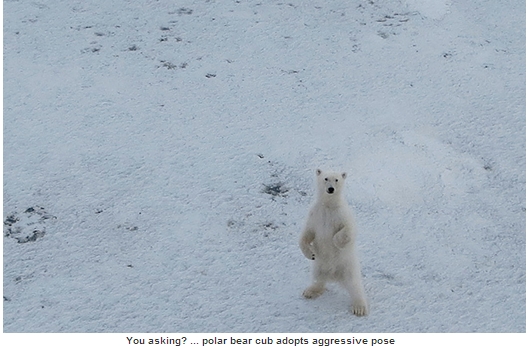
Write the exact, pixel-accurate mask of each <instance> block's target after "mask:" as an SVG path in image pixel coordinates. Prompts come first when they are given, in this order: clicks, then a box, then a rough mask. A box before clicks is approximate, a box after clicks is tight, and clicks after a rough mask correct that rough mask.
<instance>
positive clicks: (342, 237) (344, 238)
mask: <svg viewBox="0 0 528 348" xmlns="http://www.w3.org/2000/svg"><path fill="white" fill-rule="evenodd" d="M333 242H334V245H335V246H336V247H337V248H339V249H343V248H344V247H345V246H346V245H347V244H348V242H350V237H349V236H348V234H346V233H342V232H339V233H336V234H335V235H334V238H333Z"/></svg>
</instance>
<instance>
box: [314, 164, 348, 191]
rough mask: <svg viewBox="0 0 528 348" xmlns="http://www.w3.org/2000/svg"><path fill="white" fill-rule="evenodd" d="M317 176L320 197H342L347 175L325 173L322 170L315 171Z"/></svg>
mask: <svg viewBox="0 0 528 348" xmlns="http://www.w3.org/2000/svg"><path fill="white" fill-rule="evenodd" d="M315 174H316V175H317V186H318V188H319V195H321V196H322V197H328V198H330V197H332V196H340V195H341V192H342V190H343V184H344V183H345V179H346V177H347V174H346V173H345V172H343V173H337V172H324V171H322V170H321V169H317V170H316V171H315Z"/></svg>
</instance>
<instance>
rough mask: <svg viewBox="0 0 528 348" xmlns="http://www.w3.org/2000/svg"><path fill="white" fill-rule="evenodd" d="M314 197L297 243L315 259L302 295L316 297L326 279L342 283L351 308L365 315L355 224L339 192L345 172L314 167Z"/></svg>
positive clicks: (341, 188) (323, 289) (342, 185)
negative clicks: (309, 278)
mask: <svg viewBox="0 0 528 348" xmlns="http://www.w3.org/2000/svg"><path fill="white" fill-rule="evenodd" d="M316 174H317V188H318V195H317V200H316V201H315V203H314V205H313V206H312V208H311V210H310V214H309V216H308V220H307V222H306V226H305V228H304V230H303V232H302V235H301V238H300V241H299V246H300V247H301V251H302V252H303V254H304V256H306V258H308V259H310V260H315V264H314V269H313V278H314V280H313V284H312V285H310V286H309V287H308V288H306V290H304V293H303V295H304V297H306V298H316V297H318V296H319V295H321V294H322V293H323V292H324V291H325V290H326V289H325V284H326V282H327V281H335V282H338V283H340V284H342V285H343V286H344V287H345V288H346V290H347V291H348V292H349V293H350V296H351V298H352V307H351V311H352V312H353V313H354V314H355V315H357V316H363V315H367V311H368V310H367V301H366V299H365V290H364V289H363V283H362V281H361V270H360V266H359V260H358V257H357V254H356V250H355V237H356V227H355V223H354V218H353V216H352V213H351V212H350V208H349V207H348V204H347V202H346V201H345V198H344V195H343V188H344V181H345V178H346V173H335V172H323V171H321V170H320V169H317V171H316Z"/></svg>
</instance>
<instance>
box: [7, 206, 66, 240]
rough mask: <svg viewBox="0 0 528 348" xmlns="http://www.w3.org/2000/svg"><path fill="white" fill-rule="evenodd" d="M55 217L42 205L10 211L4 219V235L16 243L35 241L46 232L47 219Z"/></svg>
mask: <svg viewBox="0 0 528 348" xmlns="http://www.w3.org/2000/svg"><path fill="white" fill-rule="evenodd" d="M53 219H56V217H55V216H53V215H50V214H48V213H47V212H46V210H45V209H44V208H43V207H39V206H34V207H29V208H27V209H26V210H24V212H23V213H17V212H15V213H11V214H9V215H8V216H7V217H6V218H5V220H4V237H10V238H13V239H15V240H16V241H17V242H18V243H21V244H24V243H27V242H35V241H37V240H38V239H40V238H42V237H44V235H45V234H46V223H47V222H48V220H53Z"/></svg>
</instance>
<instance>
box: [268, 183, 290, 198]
mask: <svg viewBox="0 0 528 348" xmlns="http://www.w3.org/2000/svg"><path fill="white" fill-rule="evenodd" d="M289 190H290V189H289V188H287V187H286V186H285V184H284V183H283V182H276V183H272V184H264V188H263V189H262V192H263V193H266V194H268V195H272V196H280V197H285V196H286V194H287V193H288V191H289Z"/></svg>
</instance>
